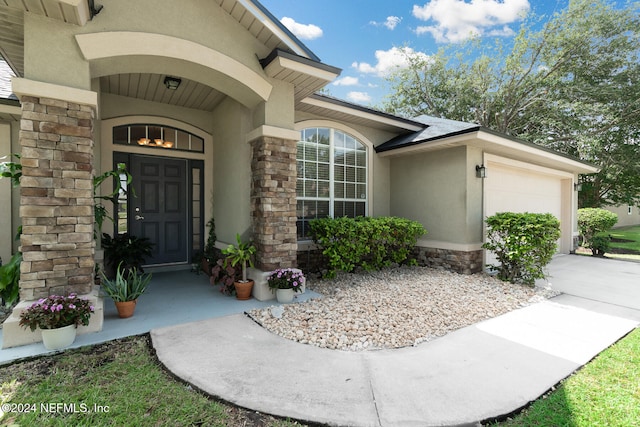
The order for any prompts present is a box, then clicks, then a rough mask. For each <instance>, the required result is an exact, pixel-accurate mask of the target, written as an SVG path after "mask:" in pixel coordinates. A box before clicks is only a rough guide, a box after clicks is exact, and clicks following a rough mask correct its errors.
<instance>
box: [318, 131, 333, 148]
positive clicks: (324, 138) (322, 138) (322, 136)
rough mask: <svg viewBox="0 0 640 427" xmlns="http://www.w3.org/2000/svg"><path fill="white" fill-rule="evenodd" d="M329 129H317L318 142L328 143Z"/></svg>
mask: <svg viewBox="0 0 640 427" xmlns="http://www.w3.org/2000/svg"><path fill="white" fill-rule="evenodd" d="M329 135H330V131H329V129H326V128H320V129H318V144H322V145H329Z"/></svg>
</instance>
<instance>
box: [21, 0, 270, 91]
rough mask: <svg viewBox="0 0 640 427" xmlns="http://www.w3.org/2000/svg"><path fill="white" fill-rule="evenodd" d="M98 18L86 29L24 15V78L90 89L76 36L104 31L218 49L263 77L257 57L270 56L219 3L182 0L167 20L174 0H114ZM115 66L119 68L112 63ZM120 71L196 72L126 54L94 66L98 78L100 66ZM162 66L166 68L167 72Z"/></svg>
mask: <svg viewBox="0 0 640 427" xmlns="http://www.w3.org/2000/svg"><path fill="white" fill-rule="evenodd" d="M104 6H105V7H104V8H103V9H102V11H101V12H100V14H99V15H97V16H96V17H94V19H93V20H92V21H90V22H88V23H87V25H85V26H83V27H79V26H75V25H69V24H64V23H61V22H58V21H56V20H52V19H48V18H45V17H41V16H38V15H35V14H30V13H25V18H24V23H25V40H24V45H25V49H24V52H25V77H26V78H28V79H32V80H37V81H45V82H50V83H57V84H63V85H68V86H71V87H77V88H81V89H90V87H91V75H90V67H89V63H88V62H87V61H86V60H85V59H84V57H83V55H82V52H81V51H80V49H79V48H78V43H77V41H76V39H75V37H74V35H75V34H89V33H99V32H104V31H109V32H112V31H136V32H148V33H155V34H163V35H168V36H172V37H176V38H178V39H183V40H187V41H192V42H195V43H197V44H199V45H202V46H205V47H208V48H211V49H214V50H216V51H218V52H221V53H223V54H224V55H225V56H228V57H229V58H233V59H234V60H236V61H238V62H240V63H242V64H244V66H246V67H248V68H249V69H251V70H253V71H255V72H257V73H259V74H261V75H263V72H262V68H261V66H260V64H259V62H258V60H257V58H256V54H257V55H258V56H259V57H265V56H266V55H267V54H268V53H269V52H268V51H267V50H266V48H265V46H263V45H262V44H261V43H260V42H258V41H257V40H256V39H255V38H254V37H253V36H252V35H251V34H250V33H249V32H248V31H246V30H245V29H244V28H243V27H242V26H241V25H240V24H239V23H238V22H237V21H235V19H234V18H232V17H231V16H229V15H228V14H227V13H226V12H224V11H223V10H222V9H221V8H220V7H219V6H218V5H217V4H216V3H215V2H211V1H207V0H193V1H188V2H181V3H180V8H179V13H174V14H171V19H167V12H166V11H167V10H173V9H175V7H176V3H175V1H172V0H137V1H135V2H131V1H128V0H110V1H109V2H108V4H105V5H104ZM114 64H115V65H114ZM114 66H115V67H117V68H118V69H120V70H130V71H122V72H134V71H137V72H145V71H146V72H154V70H157V71H155V72H156V73H167V72H168V71H169V69H174V70H176V71H178V70H180V69H182V70H183V71H182V72H181V73H176V74H180V75H183V76H185V75H188V74H189V72H190V71H189V70H191V69H192V70H191V71H195V70H196V69H197V65H196V64H191V63H179V62H175V61H173V62H172V61H165V60H161V59H160V58H154V57H153V56H146V57H139V56H124V57H118V58H115V59H110V60H107V59H104V60H96V61H95V62H94V63H93V64H92V65H91V73H92V74H93V76H94V77H95V76H96V75H101V74H103V72H102V71H101V68H104V69H110V68H113V67H114ZM163 67H164V68H163Z"/></svg>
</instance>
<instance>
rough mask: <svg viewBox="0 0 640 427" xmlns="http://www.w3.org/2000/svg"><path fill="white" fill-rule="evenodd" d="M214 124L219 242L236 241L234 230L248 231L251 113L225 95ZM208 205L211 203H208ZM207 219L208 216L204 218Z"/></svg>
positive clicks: (214, 213) (212, 196)
mask: <svg viewBox="0 0 640 427" xmlns="http://www.w3.org/2000/svg"><path fill="white" fill-rule="evenodd" d="M212 123H213V175H214V179H213V194H211V193H208V194H205V198H206V199H207V200H206V202H207V203H209V202H210V200H211V198H213V215H214V218H215V221H216V234H217V237H218V241H219V242H221V243H222V244H224V243H235V236H236V233H240V235H245V236H246V235H247V234H248V233H250V231H251V203H250V196H251V145H250V144H249V143H248V142H247V141H246V137H245V135H246V133H247V132H249V131H251V130H252V129H251V127H252V117H251V112H250V111H249V110H248V109H246V108H245V107H243V106H241V105H240V104H239V103H237V102H236V101H233V100H231V99H229V98H227V99H226V100H225V101H223V102H222V104H220V106H219V107H218V108H217V109H216V111H215V112H214V117H213V120H212ZM209 204H211V203H209ZM207 220H208V218H207Z"/></svg>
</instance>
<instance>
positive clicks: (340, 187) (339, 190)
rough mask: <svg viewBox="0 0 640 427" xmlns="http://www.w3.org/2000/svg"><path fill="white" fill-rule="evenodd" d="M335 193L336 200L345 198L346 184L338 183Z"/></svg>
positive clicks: (334, 188) (334, 189) (335, 185)
mask: <svg viewBox="0 0 640 427" xmlns="http://www.w3.org/2000/svg"><path fill="white" fill-rule="evenodd" d="M333 191H334V196H335V197H336V198H340V199H342V198H344V184H343V183H342V182H336V183H335V184H334V186H333Z"/></svg>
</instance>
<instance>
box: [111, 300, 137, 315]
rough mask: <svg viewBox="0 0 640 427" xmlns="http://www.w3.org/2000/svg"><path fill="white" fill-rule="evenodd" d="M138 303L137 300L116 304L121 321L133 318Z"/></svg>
mask: <svg viewBox="0 0 640 427" xmlns="http://www.w3.org/2000/svg"><path fill="white" fill-rule="evenodd" d="M137 302H138V301H137V300H134V301H122V302H116V303H115V304H116V309H117V310H118V316H120V318H121V319H126V318H127V317H131V316H133V312H134V311H135V309H136V304H137Z"/></svg>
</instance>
